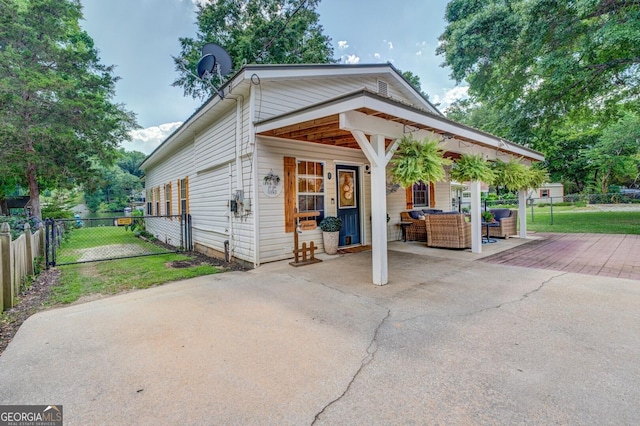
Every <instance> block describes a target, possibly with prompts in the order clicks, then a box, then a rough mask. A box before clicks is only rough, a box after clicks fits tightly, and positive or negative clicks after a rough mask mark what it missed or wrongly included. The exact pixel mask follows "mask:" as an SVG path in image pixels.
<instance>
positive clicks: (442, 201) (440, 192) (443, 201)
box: [434, 182, 451, 212]
mask: <svg viewBox="0 0 640 426" xmlns="http://www.w3.org/2000/svg"><path fill="white" fill-rule="evenodd" d="M434 208H436V209H440V210H442V211H445V212H448V211H451V183H450V182H436V205H435V207H434Z"/></svg>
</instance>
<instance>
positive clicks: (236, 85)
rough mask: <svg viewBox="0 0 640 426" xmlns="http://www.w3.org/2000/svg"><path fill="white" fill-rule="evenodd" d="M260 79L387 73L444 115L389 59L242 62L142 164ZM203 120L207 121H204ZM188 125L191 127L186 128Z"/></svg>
mask: <svg viewBox="0 0 640 426" xmlns="http://www.w3.org/2000/svg"><path fill="white" fill-rule="evenodd" d="M258 72H259V73H260V74H259V78H260V80H289V79H305V78H329V77H345V76H371V75H377V76H380V77H382V76H384V77H386V78H389V79H392V81H393V82H394V83H395V84H396V87H397V88H399V90H400V91H401V93H402V94H403V95H404V96H405V97H406V98H407V99H411V100H414V101H415V104H416V105H418V106H419V107H420V108H421V109H424V110H427V111H429V112H432V113H433V114H436V115H439V116H442V117H444V115H443V114H442V113H441V112H440V111H439V110H438V109H437V108H436V106H435V105H433V104H432V103H431V102H430V101H429V100H428V99H427V98H426V97H424V96H423V95H422V93H420V92H419V91H418V90H417V89H416V88H414V87H413V86H412V85H411V84H410V83H409V82H408V81H407V80H406V79H405V78H404V77H403V76H402V74H401V73H400V71H399V70H398V69H396V68H395V67H394V66H393V65H391V64H390V63H386V64H260V65H257V64H252V65H245V66H243V67H242V68H241V69H240V70H239V71H238V72H236V73H235V74H234V75H233V76H232V77H231V78H229V79H228V80H227V81H226V82H225V83H224V84H223V85H222V86H221V87H220V90H219V91H220V93H222V94H223V96H225V97H224V98H221V97H220V96H218V95H212V96H211V97H209V98H208V99H207V100H206V101H205V102H204V103H203V104H202V105H201V106H200V107H198V108H197V109H196V110H195V111H194V112H193V114H192V115H191V116H189V117H188V118H187V119H186V120H185V121H184V122H183V123H182V125H181V126H180V127H178V128H177V129H176V130H174V131H173V132H172V133H171V134H170V135H169V136H167V138H166V139H165V140H164V141H163V142H162V143H161V144H160V145H159V146H158V147H156V149H155V150H154V151H153V152H151V154H149V155H148V156H147V158H145V160H144V161H143V162H142V163H141V164H140V167H141V168H144V167H145V166H150V165H151V163H154V162H155V161H157V160H159V159H160V158H162V157H164V155H165V154H167V153H169V152H171V151H172V150H173V148H174V147H175V146H176V145H178V146H179V145H181V144H182V143H183V142H184V141H185V138H186V136H187V134H193V132H194V131H195V132H197V131H198V130H199V129H201V128H203V127H206V126H208V125H209V124H210V123H211V121H209V120H212V119H214V117H215V111H216V110H218V109H219V108H220V105H221V103H223V102H224V101H225V100H227V99H233V98H234V97H235V96H234V95H237V94H242V95H244V96H247V95H248V93H249V87H250V84H251V79H252V78H254V76H255V75H257V74H256V73H258ZM203 121H204V123H203ZM187 129H189V131H188V132H187Z"/></svg>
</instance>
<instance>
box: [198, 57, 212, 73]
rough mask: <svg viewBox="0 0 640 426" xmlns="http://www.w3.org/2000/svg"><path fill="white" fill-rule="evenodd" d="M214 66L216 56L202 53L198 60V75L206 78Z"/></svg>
mask: <svg viewBox="0 0 640 426" xmlns="http://www.w3.org/2000/svg"><path fill="white" fill-rule="evenodd" d="M215 66H216V58H215V57H214V56H213V55H211V54H208V55H204V56H203V57H202V58H200V61H198V77H200V78H206V77H208V76H210V75H211V73H212V72H213V68H214V67H215Z"/></svg>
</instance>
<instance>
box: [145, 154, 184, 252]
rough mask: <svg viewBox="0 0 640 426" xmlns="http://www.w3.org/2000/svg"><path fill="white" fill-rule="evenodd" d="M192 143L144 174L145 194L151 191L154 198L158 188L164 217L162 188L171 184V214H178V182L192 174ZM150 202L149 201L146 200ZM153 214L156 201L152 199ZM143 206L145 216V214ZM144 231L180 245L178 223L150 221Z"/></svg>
mask: <svg viewBox="0 0 640 426" xmlns="http://www.w3.org/2000/svg"><path fill="white" fill-rule="evenodd" d="M192 158H193V143H189V144H186V145H183V146H182V147H180V148H179V149H178V150H177V151H175V152H173V153H172V154H171V155H169V156H168V158H167V159H166V161H165V162H164V163H162V164H159V165H157V166H155V167H153V168H151V169H148V170H146V173H145V188H146V190H147V194H148V193H149V192H150V191H149V190H151V191H153V194H154V197H155V196H156V194H157V192H156V188H158V187H160V212H161V214H162V215H166V214H167V211H166V207H165V201H166V200H165V193H164V186H165V185H167V184H169V183H171V214H173V215H177V214H178V204H179V202H180V200H179V197H180V194H179V193H178V181H179V180H180V179H184V178H185V177H187V176H189V174H191V173H192V170H193V165H192V163H193V162H192ZM146 201H147V202H150V201H151V200H150V199H147V200H146ZM153 204H154V212H155V206H156V200H155V198H153ZM146 212H147V211H146V206H145V214H146ZM146 229H147V231H148V232H150V233H151V234H153V235H154V236H155V237H156V238H158V239H159V240H160V241H162V242H165V243H168V244H171V245H175V246H179V245H180V226H179V222H177V221H176V220H175V219H173V220H171V219H170V218H158V219H150V220H147V221H146Z"/></svg>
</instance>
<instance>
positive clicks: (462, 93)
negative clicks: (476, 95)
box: [433, 86, 469, 111]
mask: <svg viewBox="0 0 640 426" xmlns="http://www.w3.org/2000/svg"><path fill="white" fill-rule="evenodd" d="M468 92H469V86H456V87H454V88H452V89H448V90H446V91H445V93H444V95H443V96H440V95H435V96H434V97H433V101H434V103H439V104H440V110H442V111H445V110H446V109H447V108H448V107H449V105H451V104H452V103H454V102H455V101H457V100H459V99H465V98H467V96H468Z"/></svg>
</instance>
